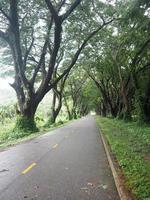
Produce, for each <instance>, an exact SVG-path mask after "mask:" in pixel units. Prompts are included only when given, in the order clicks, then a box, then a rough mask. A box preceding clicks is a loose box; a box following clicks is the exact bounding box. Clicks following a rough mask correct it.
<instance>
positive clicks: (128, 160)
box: [97, 117, 150, 200]
mask: <svg viewBox="0 0 150 200" xmlns="http://www.w3.org/2000/svg"><path fill="white" fill-rule="evenodd" d="M97 123H98V125H99V126H100V129H101V130H102V133H103V134H104V135H105V136H106V138H107V140H108V142H109V144H110V146H111V150H112V152H113V153H114V155H115V156H116V158H117V160H118V162H119V165H120V167H121V169H122V170H123V172H124V174H125V178H126V180H125V181H126V185H127V186H128V187H129V188H130V190H131V191H132V193H133V194H134V195H135V196H136V197H137V199H139V200H144V199H147V198H149V197H150V157H149V155H150V134H149V133H150V127H149V126H147V125H143V126H139V125H137V123H136V122H128V123H124V122H123V121H121V120H117V119H108V118H101V117H97Z"/></svg>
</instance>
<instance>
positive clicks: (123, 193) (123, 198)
mask: <svg viewBox="0 0 150 200" xmlns="http://www.w3.org/2000/svg"><path fill="white" fill-rule="evenodd" d="M100 135H101V139H102V143H103V145H104V149H105V152H106V155H107V159H108V162H109V165H110V168H111V171H112V175H113V178H114V181H115V185H116V188H117V191H118V194H119V197H120V200H133V198H131V197H130V195H129V192H128V191H127V190H126V188H125V187H124V185H123V183H122V181H121V178H120V177H119V175H118V173H117V171H116V168H115V165H114V163H113V160H112V158H111V154H110V148H109V146H108V143H107V141H106V139H105V137H104V135H103V134H102V133H100Z"/></svg>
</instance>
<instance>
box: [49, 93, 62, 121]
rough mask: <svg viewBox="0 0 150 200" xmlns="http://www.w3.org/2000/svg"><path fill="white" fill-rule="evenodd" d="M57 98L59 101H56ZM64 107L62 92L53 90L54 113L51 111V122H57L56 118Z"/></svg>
mask: <svg viewBox="0 0 150 200" xmlns="http://www.w3.org/2000/svg"><path fill="white" fill-rule="evenodd" d="M56 100H58V102H56ZM56 103H58V105H57V107H56ZM61 107H62V94H61V93H59V94H58V93H57V94H56V91H53V103H52V113H51V119H50V121H51V124H54V123H55V122H56V118H57V116H58V114H59V112H60V110H61Z"/></svg>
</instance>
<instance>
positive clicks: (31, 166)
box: [22, 163, 37, 174]
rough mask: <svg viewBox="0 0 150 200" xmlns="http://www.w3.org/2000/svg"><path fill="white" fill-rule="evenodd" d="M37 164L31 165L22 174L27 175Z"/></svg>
mask: <svg viewBox="0 0 150 200" xmlns="http://www.w3.org/2000/svg"><path fill="white" fill-rule="evenodd" d="M36 165H37V164H36V163H32V164H31V165H30V166H29V167H28V168H26V169H25V170H24V171H23V172H22V174H27V173H28V172H29V171H30V170H31V169H32V168H33V167H35V166H36Z"/></svg>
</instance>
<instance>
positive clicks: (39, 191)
mask: <svg viewBox="0 0 150 200" xmlns="http://www.w3.org/2000/svg"><path fill="white" fill-rule="evenodd" d="M24 199H27V200H119V197H118V194H117V191H116V187H115V184H114V180H113V177H112V174H111V170H110V167H109V164H108V161H107V158H106V154H105V151H104V147H103V144H102V141H101V139H100V135H99V130H98V128H97V126H96V122H95V119H94V117H93V116H88V117H84V118H82V119H80V120H77V121H74V122H71V123H69V124H68V125H65V126H64V127H61V128H58V129H56V130H54V131H52V132H50V133H47V134H45V135H42V136H40V137H38V138H36V139H33V140H31V141H28V142H25V143H22V144H19V145H16V146H14V147H11V148H9V149H7V150H5V151H2V152H0V200H24Z"/></svg>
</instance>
